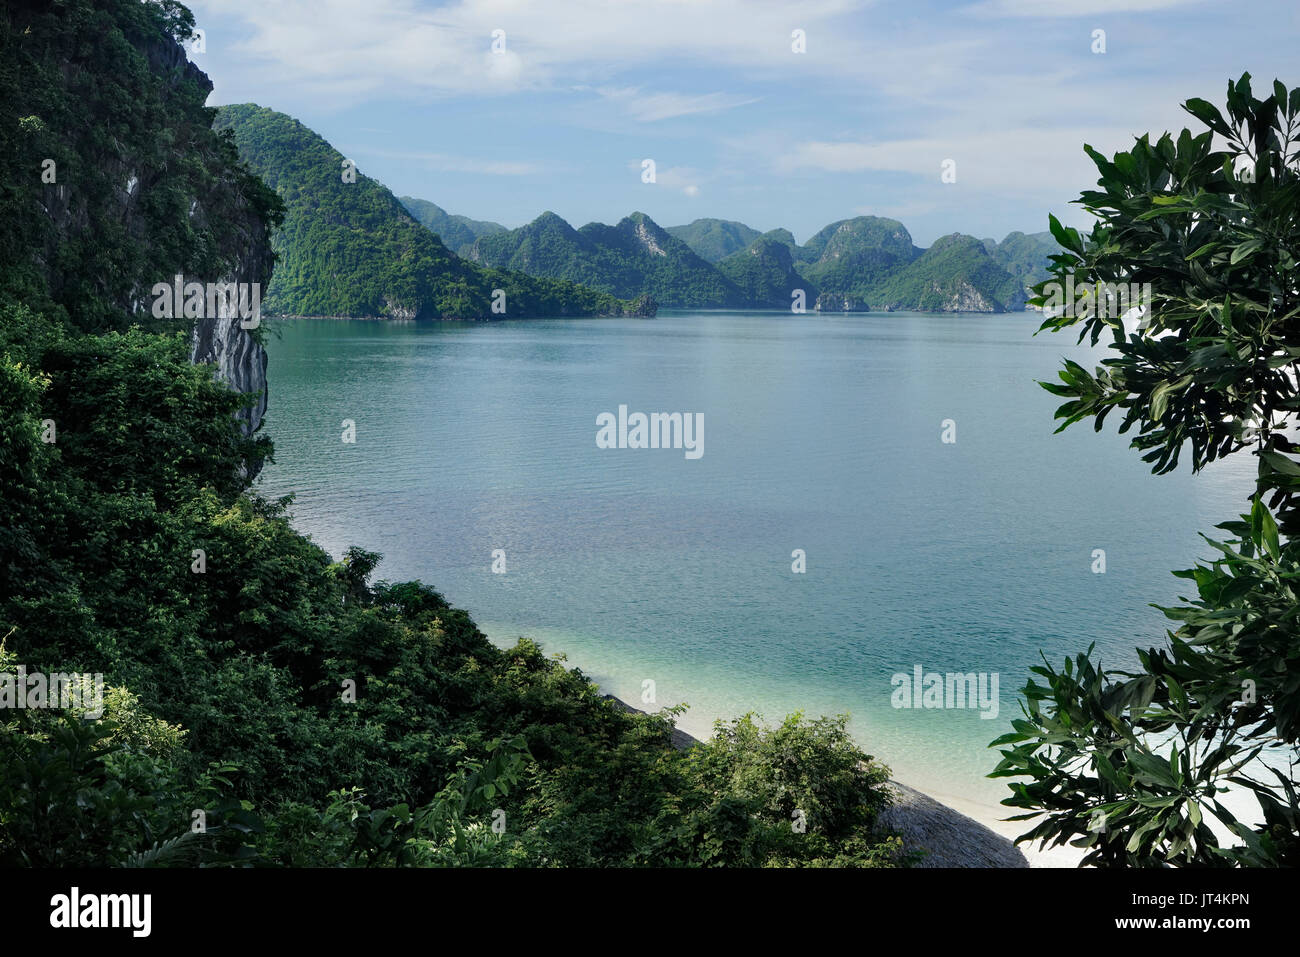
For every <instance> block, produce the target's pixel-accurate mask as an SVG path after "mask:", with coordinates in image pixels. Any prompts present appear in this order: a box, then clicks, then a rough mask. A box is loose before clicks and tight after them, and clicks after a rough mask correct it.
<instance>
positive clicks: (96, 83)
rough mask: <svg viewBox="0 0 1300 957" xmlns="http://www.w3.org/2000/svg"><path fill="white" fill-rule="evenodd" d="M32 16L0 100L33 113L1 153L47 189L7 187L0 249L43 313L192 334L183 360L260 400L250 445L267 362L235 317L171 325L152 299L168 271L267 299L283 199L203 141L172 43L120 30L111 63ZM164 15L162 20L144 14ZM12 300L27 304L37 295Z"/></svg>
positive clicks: (187, 76)
mask: <svg viewBox="0 0 1300 957" xmlns="http://www.w3.org/2000/svg"><path fill="white" fill-rule="evenodd" d="M20 6H21V5H20ZM33 6H36V5H33ZM8 13H9V11H8V10H6V11H5V13H0V22H4V21H6V20H7V19H8V17H7V14H8ZM15 16H17V14H15ZM38 16H39V17H42V18H43V17H45V16H46V12H42V13H40V14H37V13H36V12H34V11H31V12H28V13H24V14H22V19H21V21H17V22H28V21H31V22H37V23H38V25H39V29H40V31H41V33H40V35H41V36H42V37H43V39H42V40H41V42H40V43H37V42H36V41H35V40H33V41H32V42H31V43H27V44H23V43H20V44H19V45H18V46H17V47H16V48H15V49H16V50H18V51H19V52H18V54H17V55H18V56H19V57H20V58H22V63H21V64H15V67H14V70H12V71H10V73H9V75H8V76H6V78H5V80H4V83H3V85H4V86H5V88H6V94H5V95H6V99H7V101H8V102H9V103H16V104H22V110H23V111H28V112H30V114H31V115H29V116H20V117H19V122H18V123H17V128H18V131H19V135H18V138H17V139H14V138H13V135H12V130H11V129H8V128H10V127H11V126H12V125H13V124H12V123H11V122H10V117H8V116H6V117H4V118H3V119H4V120H5V123H4V126H5V127H6V128H7V130H8V134H9V138H8V139H7V140H5V149H4V152H5V154H6V159H8V158H9V157H8V153H9V152H10V151H17V152H19V153H21V155H20V156H18V157H15V161H14V163H13V166H14V168H15V169H19V168H22V169H26V168H29V167H30V168H31V169H41V168H42V167H41V165H40V164H41V163H42V162H48V163H50V164H53V165H51V166H50V169H49V173H50V176H49V178H48V179H47V178H46V177H45V176H42V177H41V178H40V179H37V178H36V177H27V176H23V177H15V178H14V179H13V180H12V182H11V183H8V184H7V187H12V189H13V190H14V192H15V193H16V194H18V195H17V196H16V200H17V201H15V202H13V203H11V204H10V207H11V208H12V209H13V210H16V211H17V213H16V215H13V216H11V217H10V221H8V222H6V223H4V224H0V239H3V240H4V243H3V244H4V245H5V247H6V248H10V249H29V250H31V251H32V256H31V263H32V268H34V269H35V270H36V271H37V272H38V273H39V279H40V280H41V282H40V285H43V286H44V288H45V290H47V291H48V296H49V299H50V300H51V301H52V304H55V305H57V306H61V307H62V308H63V309H65V310H66V311H67V314H68V317H69V319H70V321H71V322H73V323H74V324H76V325H79V326H81V327H82V328H83V329H85V330H86V331H91V332H99V331H108V330H114V329H116V330H122V329H125V328H127V327H129V326H130V325H133V324H136V323H139V324H142V325H145V326H146V327H147V328H150V329H153V330H156V331H162V332H167V331H172V330H176V329H183V328H185V327H184V326H182V323H188V324H190V325H189V329H188V331H189V333H190V358H191V360H192V361H194V362H196V363H209V364H211V366H212V371H213V374H214V375H215V376H216V378H217V379H219V380H220V381H222V382H225V383H227V384H228V385H230V386H231V387H232V388H234V389H236V390H238V391H240V392H245V393H249V394H250V395H252V396H254V397H255V398H254V400H253V403H252V407H251V408H250V409H248V410H246V411H244V412H242V413H240V415H239V422H240V427H241V429H243V430H244V431H245V432H246V433H250V434H251V433H252V432H253V431H255V430H256V429H257V428H258V426H260V425H261V422H262V416H263V414H264V413H265V411H266V400H267V396H266V353H265V351H264V350H263V349H262V346H261V343H260V342H259V340H258V338H257V336H256V334H255V333H250V331H249V330H246V329H244V328H242V327H241V325H240V322H239V320H238V319H232V318H216V317H212V318H198V319H189V320H180V319H168V318H166V316H167V315H172V314H173V312H172V311H171V310H170V309H169V310H167V311H166V312H163V313H155V312H154V310H153V308H152V307H153V305H154V301H155V298H156V297H155V294H154V288H155V286H157V285H159V284H168V285H170V284H172V283H173V282H174V280H175V277H176V276H178V275H179V276H182V277H183V281H184V282H185V283H191V282H197V283H200V284H203V285H205V286H207V285H208V284H216V283H222V282H229V283H236V284H240V285H243V286H246V287H250V288H251V287H252V286H260V287H263V288H264V287H265V285H266V283H267V282H268V281H269V279H270V275H271V267H272V264H273V261H274V260H273V254H272V251H271V248H270V236H269V228H268V227H269V225H270V224H271V223H272V222H273V221H274V219H275V218H276V217H277V216H278V200H276V198H275V195H274V194H273V193H272V192H271V191H270V190H269V189H268V188H267V187H266V186H265V185H264V184H262V183H261V182H260V181H259V180H257V179H256V178H255V177H253V176H252V175H251V174H249V173H248V172H247V171H245V170H244V169H242V168H241V167H240V166H239V164H238V157H237V154H236V152H235V149H234V146H233V144H230V143H228V142H226V141H225V140H223V139H222V138H221V137H219V136H218V134H217V133H216V132H214V131H213V129H212V118H213V111H212V110H210V109H208V108H207V107H205V106H204V102H205V101H206V99H207V97H208V95H209V94H210V93H211V91H212V83H211V81H209V79H208V77H207V76H206V75H205V74H204V73H203V72H202V71H201V70H200V69H198V68H197V67H196V66H194V64H192V63H190V62H189V59H188V58H187V56H186V51H185V49H184V48H183V47H182V46H181V45H180V43H178V42H177V41H176V40H175V39H173V38H172V37H171V36H169V35H167V34H166V33H163V32H160V31H158V30H144V31H135V30H126V31H125V32H123V33H122V34H120V35H119V36H118V37H117V40H119V41H124V42H121V43H120V44H119V45H118V46H114V47H113V50H114V54H113V57H114V59H113V62H112V66H111V67H106V65H105V63H104V61H103V51H102V49H100V47H101V44H100V40H99V39H98V38H97V39H95V40H94V41H93V42H91V41H89V40H88V39H87V36H86V35H84V34H83V32H81V29H80V28H79V27H78V26H77V25H76V24H75V23H72V22H58V21H47V20H44V19H41V20H39V21H32V20H31V18H32V17H38ZM159 16H162V17H165V16H166V14H165V13H164V14H156V13H155V14H141V17H142V18H143V19H144V20H149V19H150V17H154V18H156V17H159ZM105 20H107V21H111V20H112V16H110V15H109V14H105ZM6 25H7V27H8V28H9V29H10V33H11V35H12V36H18V35H19V34H18V32H14V28H13V24H12V23H9V24H6ZM101 27H103V24H102V23H97V25H96V27H95V29H96V30H99V29H101ZM27 32H28V33H29V34H30V33H31V30H30V29H28V31H27ZM96 36H97V34H96ZM12 52H13V51H12V50H10V51H7V55H10V54H12ZM106 70H107V71H108V72H106ZM69 104H76V116H78V117H79V119H78V120H77V121H76V122H72V121H71V120H67V117H68V116H69V114H68V113H67V111H68V109H69ZM0 139H4V136H3V135H0ZM42 157H51V159H49V160H45V161H42V159H41V158H42ZM55 159H57V163H56V162H55ZM24 194H27V195H24ZM105 237H106V238H105ZM122 250H130V254H129V255H124V254H123V253H122ZM19 288H20V289H21V290H22V292H21V293H20V294H22V295H26V294H27V293H28V291H29V290H30V288H31V284H28V285H27V286H26V287H23V286H22V285H21V284H19ZM259 298H260V297H259Z"/></svg>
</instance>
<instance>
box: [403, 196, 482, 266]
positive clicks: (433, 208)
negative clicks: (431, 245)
mask: <svg viewBox="0 0 1300 957" xmlns="http://www.w3.org/2000/svg"><path fill="white" fill-rule="evenodd" d="M397 200H398V202H400V203H401V204H402V205H403V206H405V207H406V211H407V212H408V213H410V214H411V215H412V216H414V217H415V221H416V222H417V223H419V224H420V225H421V226H423V227H424V228H425V229H428V230H429V231H430V232H433V233H435V234H436V235H437V236H438V238H439V239H441V240H442V244H443V245H444V246H446V247H447V248H448V249H450V250H452V251H453V252H455V253H457V254H458V255H461V256H464V255H465V250H466V249H468V248H469V247H470V246H472V245H473V244H474V240H476V239H478V237H480V236H490V235H491V234H492V233H503V232H505V231H506V227H504V226H502V225H501V224H500V223H490V222H486V221H484V220H480V219H470V218H469V217H468V216H455V215H452V214H451V213H448V212H447V211H446V210H445V209H443V208H442V207H441V206H438V205H436V204H434V203H431V202H429V201H428V200H425V199H416V198H415V197H414V196H399V197H398V198H397Z"/></svg>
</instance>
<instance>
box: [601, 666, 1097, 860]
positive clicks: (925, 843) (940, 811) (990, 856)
mask: <svg viewBox="0 0 1300 957" xmlns="http://www.w3.org/2000/svg"><path fill="white" fill-rule="evenodd" d="M597 687H598V688H599V687H600V686H599V684H597ZM600 690H601V695H602V697H604V698H605V700H607V701H610V702H613V704H614V706H615V707H617V708H620V709H622V710H624V711H634V712H636V713H638V714H646V713H647V712H644V711H642V710H641V709H640V708H634V707H632V705H630V704H628V703H627V702H626V701H624V700H622V699H621V698H619V697H617V696H616V695H613V694H610V693H608V692H607V691H605V690H604V689H603V688H601V689H600ZM672 743H673V746H674V747H676V748H678V749H680V750H686V749H688V748H692V747H695V746H696V745H698V744H701V743H702V742H701V740H700V739H699V738H697V737H695V736H694V735H692V734H690V733H689V732H687V731H684V730H682V729H681V728H680V727H678V726H677V724H676V722H674V724H673V731H672ZM888 786H889V788H890V790H891V792H892V793H893V796H894V804H893V806H892V807H890V808H888V809H887V810H886V811H884V812H883V813H882V814H881V818H880V824H881V826H882V827H884V828H887V829H889V830H892V831H896V832H898V833H899V834H900V835H901V836H902V837H903V841H904V844H905V846H907V847H908V848H909V849H924V850H926V851H928V852H929V854H928V855H927V858H926V859H925V860H923V861H922V862H921V863H920V864H919V865H918V866H919V867H956V868H967V867H974V868H1021V867H1030V868H1043V867H1067V868H1073V867H1078V864H1079V861H1080V860H1081V859H1082V857H1083V855H1084V852H1083V851H1081V850H1079V849H1078V848H1075V847H1070V846H1069V845H1065V846H1062V847H1053V848H1048V849H1046V850H1039V849H1038V847H1037V845H1036V844H1033V843H1026V844H1023V845H1016V844H1015V843H1014V840H1015V838H1016V837H1017V836H1018V835H1019V834H1020V833H1022V832H1023V831H1025V830H1026V829H1027V827H1028V826H1029V822H1021V821H1004V820H1001V819H1000V818H1001V817H1002V816H1003V814H1004V813H1009V812H1010V811H1011V809H1009V808H1008V809H1001V808H1000V807H998V808H995V807H994V806H990V805H985V804H983V803H981V802H978V801H972V800H970V799H967V798H961V797H957V796H955V795H943V794H937V793H933V792H931V791H928V790H921V789H920V788H915V787H912V786H911V785H908V784H905V783H904V782H902V781H898V780H895V779H893V778H891V779H890V781H889V785H888Z"/></svg>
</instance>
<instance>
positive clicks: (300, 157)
mask: <svg viewBox="0 0 1300 957" xmlns="http://www.w3.org/2000/svg"><path fill="white" fill-rule="evenodd" d="M214 128H215V129H217V130H219V131H220V130H230V131H231V133H232V135H233V136H234V141H235V144H236V146H237V147H238V149H239V155H240V158H241V159H242V160H243V161H244V162H245V163H246V164H247V165H248V167H249V168H250V169H251V170H252V171H253V172H254V173H256V174H257V175H258V176H259V177H261V179H262V180H263V181H264V182H265V183H266V184H267V185H268V186H270V187H271V188H272V189H273V190H275V191H276V193H277V194H278V195H279V196H280V198H281V199H282V200H283V202H284V205H285V216H284V223H283V225H282V226H281V227H280V228H279V229H277V230H276V231H275V232H274V233H273V234H272V240H271V242H272V247H273V248H274V250H275V253H276V256H277V257H278V258H277V263H276V269H275V273H274V275H273V277H272V279H271V283H270V286H269V287H268V288H267V290H266V293H265V295H264V296H263V299H262V305H263V308H264V309H265V310H266V311H267V312H268V313H270V314H285V315H304V316H384V317H389V318H400V319H488V318H492V317H493V316H496V317H497V318H502V317H503V316H504V317H514V318H529V317H534V316H608V315H614V316H617V315H629V314H642V313H645V312H653V309H652V308H651V305H650V304H649V302H648V300H643V301H642V302H640V303H637V304H635V305H634V304H632V303H626V302H619V301H617V300H616V299H615V298H614V297H612V296H610V295H608V294H606V293H603V292H599V291H596V290H591V289H584V288H581V287H578V286H575V285H573V284H571V283H566V282H560V281H554V280H550V279H547V278H540V279H539V278H534V277H531V276H527V275H524V274H522V273H512V272H505V271H499V270H492V269H483V268H480V267H479V266H476V265H474V264H472V263H469V262H466V261H465V260H464V259H462V258H460V257H459V256H457V255H456V254H455V253H453V252H451V251H450V250H448V249H447V247H446V246H445V245H443V243H442V241H441V240H439V239H438V237H437V236H435V235H434V234H433V233H432V232H430V231H429V230H428V229H426V228H424V227H422V226H421V225H420V224H419V223H417V222H416V221H415V220H414V219H412V218H411V215H410V214H409V213H408V212H407V211H406V209H405V208H404V207H403V206H402V204H401V203H400V202H398V200H397V198H396V197H395V196H393V194H392V193H391V192H389V191H388V189H386V188H385V187H384V186H383V185H382V184H381V183H378V182H376V181H375V180H373V179H371V178H370V177H368V176H365V175H364V174H362V173H361V172H360V171H357V170H355V169H354V168H350V167H349V164H348V162H347V160H346V159H345V157H344V156H343V155H342V154H341V153H339V152H338V151H337V150H335V149H334V148H333V147H331V146H330V145H329V144H328V143H327V142H325V140H324V139H322V138H321V137H320V136H318V135H317V134H316V133H314V132H312V131H311V130H310V129H308V128H307V127H305V126H303V125H302V123H300V122H298V121H297V120H295V119H293V118H292V117H289V116H286V115H285V114H283V113H277V112H275V111H274V110H268V109H265V108H263V107H260V106H257V105H255V104H252V103H243V104H239V105H236V106H224V107H222V108H221V109H220V110H218V112H217V118H216V121H215V123H214ZM496 289H501V290H504V292H505V299H504V303H505V305H504V310H505V311H504V312H503V313H502V312H499V311H498V312H495V313H494V312H493V310H492V307H493V302H494V298H495V299H496V300H497V301H500V298H499V297H496V296H495V295H494V290H496ZM634 295H635V294H634Z"/></svg>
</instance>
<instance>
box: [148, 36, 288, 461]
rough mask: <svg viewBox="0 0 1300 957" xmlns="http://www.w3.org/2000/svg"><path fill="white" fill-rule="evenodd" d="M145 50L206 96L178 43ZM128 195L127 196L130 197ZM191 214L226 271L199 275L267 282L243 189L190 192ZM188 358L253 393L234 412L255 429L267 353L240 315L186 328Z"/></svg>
mask: <svg viewBox="0 0 1300 957" xmlns="http://www.w3.org/2000/svg"><path fill="white" fill-rule="evenodd" d="M143 52H144V54H145V57H146V58H147V59H148V61H149V65H150V67H151V68H152V69H153V70H154V72H155V73H157V74H159V75H160V76H162V77H166V78H168V82H170V84H171V85H172V86H173V87H175V86H179V85H180V84H182V83H184V84H187V85H188V84H193V85H194V86H196V87H197V88H198V89H199V90H200V91H201V93H202V96H203V99H205V100H206V99H207V96H208V94H209V93H211V92H212V81H211V80H209V79H208V76H207V74H206V73H204V72H203V71H202V70H200V69H199V68H198V67H196V66H195V65H194V64H193V63H191V62H189V60H188V58H187V57H186V55H185V50H184V49H183V48H182V47H181V45H180V44H179V43H176V42H175V41H171V40H168V41H167V42H163V43H154V44H150V45H149V46H148V47H146V48H145V50H144V51H143ZM223 187H224V188H223ZM130 199H131V197H130V196H128V197H127V200H128V202H129V201H130ZM124 212H126V211H125V210H124ZM189 215H190V226H191V228H192V229H194V230H195V231H196V232H201V233H205V234H208V235H213V234H217V235H219V236H220V242H219V245H218V255H219V258H220V260H221V261H222V262H223V263H224V264H225V265H226V269H227V271H226V272H225V274H224V275H222V276H219V277H217V276H213V277H202V279H203V281H221V282H233V283H240V284H243V283H250V284H251V283H257V284H259V285H261V286H262V287H263V289H264V288H265V286H266V284H267V283H268V282H269V280H270V278H271V268H272V265H273V264H274V262H275V258H274V254H273V253H272V251H271V245H270V242H269V236H268V233H267V229H266V223H265V221H264V219H263V218H262V215H261V214H260V213H259V212H258V211H256V210H254V209H253V208H252V207H251V204H250V203H249V201H248V197H247V195H246V194H245V193H244V192H243V191H241V190H240V189H239V188H238V187H237V186H233V187H232V186H231V185H230V184H228V183H225V182H222V181H220V180H219V181H218V183H217V185H216V186H215V188H213V189H211V190H210V191H207V192H205V193H204V194H201V195H198V196H195V197H194V201H193V202H192V203H191V205H190V214H189ZM217 220H220V223H219V224H218V222H217ZM218 226H219V227H220V228H216V227H218ZM190 360H191V361H192V362H195V363H211V365H212V367H213V368H212V372H213V375H215V376H216V377H217V379H219V380H220V381H222V382H224V383H226V385H228V386H230V387H231V388H232V389H234V390H235V391H236V392H243V393H245V394H248V395H255V396H256V397H257V398H256V401H255V403H254V404H253V405H252V406H251V407H250V408H248V409H244V410H241V411H240V412H239V414H238V418H239V421H240V427H241V428H242V429H243V431H244V433H245V434H246V435H251V434H252V433H253V432H255V431H257V429H258V428H259V427H260V426H261V424H262V418H263V416H265V415H266V407H267V400H268V387H267V381H266V364H267V357H266V350H265V349H263V348H262V344H261V343H260V342H259V341H258V340H257V339H256V338H255V337H254V335H253V333H252V332H251V331H250V330H246V329H244V328H243V326H242V325H241V324H240V322H239V320H238V319H218V318H215V317H211V318H203V319H198V320H196V321H195V324H194V328H193V329H192V330H191V334H190ZM255 474H256V473H254V475H255ZM249 477H250V478H252V477H253V475H250V476H249Z"/></svg>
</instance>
